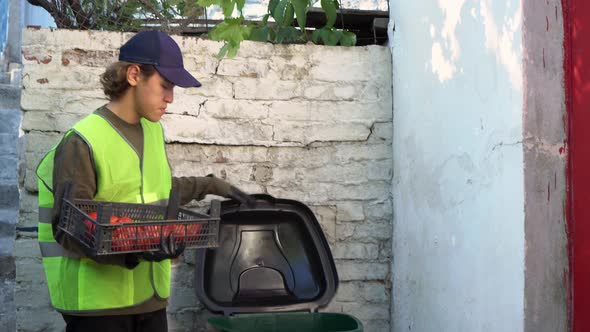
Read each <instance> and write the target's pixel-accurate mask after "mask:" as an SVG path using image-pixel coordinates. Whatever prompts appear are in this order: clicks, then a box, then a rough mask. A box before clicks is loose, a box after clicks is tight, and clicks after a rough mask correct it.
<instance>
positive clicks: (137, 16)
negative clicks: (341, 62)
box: [27, 0, 356, 59]
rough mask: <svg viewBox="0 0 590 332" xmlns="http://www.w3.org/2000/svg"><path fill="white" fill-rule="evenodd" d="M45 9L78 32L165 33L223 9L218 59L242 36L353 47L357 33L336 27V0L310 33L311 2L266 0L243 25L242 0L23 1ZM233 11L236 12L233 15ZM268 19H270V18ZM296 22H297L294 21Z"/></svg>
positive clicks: (326, 1)
mask: <svg viewBox="0 0 590 332" xmlns="http://www.w3.org/2000/svg"><path fill="white" fill-rule="evenodd" d="M27 1H28V2H29V3H31V4H33V5H35V6H40V7H43V8H44V9H45V10H47V11H48V12H49V13H50V14H51V16H52V17H53V18H54V19H55V22H56V25H57V27H58V28H67V29H82V30H89V29H94V30H113V31H138V30H141V29H145V28H146V27H150V26H153V25H154V24H156V25H159V28H160V29H162V30H164V31H167V32H182V31H184V29H185V28H186V27H187V26H188V24H191V23H192V21H194V20H193V19H197V18H199V17H201V16H202V15H203V13H204V8H206V7H210V6H213V5H216V6H219V7H221V9H222V12H223V15H224V20H223V22H221V23H219V24H217V25H216V26H215V27H214V28H213V29H212V30H211V31H210V32H209V37H210V38H211V39H213V40H218V41H223V42H224V45H223V47H222V48H221V49H220V50H219V53H218V54H217V57H218V58H220V59H221V58H223V57H226V56H227V57H229V58H233V57H235V56H236V54H237V52H238V49H239V48H240V43H241V42H242V41H243V40H255V41H262V42H271V43H279V44H280V43H305V42H307V41H309V40H310V35H311V40H312V41H313V42H314V43H316V44H325V45H338V44H340V45H343V46H354V45H355V44H356V35H355V34H354V33H352V32H350V31H346V30H341V29H336V28H335V27H334V24H335V23H336V18H337V12H338V8H339V6H340V4H339V0H320V1H321V2H320V4H321V7H322V10H323V11H324V12H325V14H326V25H324V26H323V27H322V28H320V29H316V30H314V31H313V32H312V31H308V30H307V28H306V18H307V12H308V10H309V8H311V6H312V5H313V3H312V0H270V2H269V4H268V7H267V13H266V14H265V15H264V16H263V18H262V22H261V23H245V22H244V16H243V14H242V10H243V9H244V5H245V4H246V0H27ZM234 13H237V16H233V15H234ZM271 19H272V21H271ZM295 23H296V24H295Z"/></svg>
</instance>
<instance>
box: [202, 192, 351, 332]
mask: <svg viewBox="0 0 590 332" xmlns="http://www.w3.org/2000/svg"><path fill="white" fill-rule="evenodd" d="M254 197H255V199H256V202H255V203H254V204H250V205H248V206H246V205H244V204H240V203H238V202H236V201H233V200H229V201H224V202H223V203H222V204H221V211H220V218H221V220H220V223H219V247H217V248H207V249H200V250H198V251H197V253H196V264H195V291H196V294H197V298H198V299H199V301H201V303H202V304H203V305H204V306H205V307H206V308H207V309H208V310H209V311H211V312H213V313H216V314H218V315H216V316H214V317H212V318H210V319H209V320H208V323H209V325H210V326H211V327H212V328H214V329H216V330H218V331H223V332H275V331H276V332H279V331H280V332H291V331H292V332H357V331H359V332H362V331H363V326H362V323H361V322H360V321H359V320H358V319H357V318H355V317H354V316H352V315H350V314H347V313H330V312H318V309H319V308H321V307H324V306H326V305H327V304H328V303H329V302H330V300H331V299H332V298H333V297H334V295H335V294H336V291H337V289H338V273H337V271H336V265H335V264H334V259H333V257H332V253H331V251H330V247H329V246H328V241H327V240H326V238H325V236H324V233H323V231H322V229H321V227H320V224H319V223H318V221H317V219H316V217H315V215H314V214H313V212H312V211H311V210H310V209H309V207H307V206H306V205H305V204H303V203H301V202H298V201H294V200H288V199H279V198H274V197H272V196H269V195H262V194H261V195H254Z"/></svg>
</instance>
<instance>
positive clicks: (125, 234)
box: [111, 217, 137, 251]
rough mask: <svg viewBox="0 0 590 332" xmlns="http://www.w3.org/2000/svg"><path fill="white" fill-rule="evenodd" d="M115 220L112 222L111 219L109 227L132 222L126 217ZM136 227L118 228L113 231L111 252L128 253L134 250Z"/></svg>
mask: <svg viewBox="0 0 590 332" xmlns="http://www.w3.org/2000/svg"><path fill="white" fill-rule="evenodd" d="M115 218H116V220H113V217H111V225H113V224H114V225H121V224H126V223H131V222H133V220H131V219H130V218H127V217H118V218H117V217H115ZM136 232H137V227H120V228H117V229H115V230H114V231H113V243H112V247H111V248H112V249H113V251H130V250H133V249H135V245H134V244H135V243H134V242H135V241H134V240H135V239H136V238H137V235H136Z"/></svg>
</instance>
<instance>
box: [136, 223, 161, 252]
mask: <svg viewBox="0 0 590 332" xmlns="http://www.w3.org/2000/svg"><path fill="white" fill-rule="evenodd" d="M160 230H161V226H157V225H153V226H138V227H137V238H138V239H137V245H138V249H141V250H149V249H155V248H157V247H158V246H159V245H160Z"/></svg>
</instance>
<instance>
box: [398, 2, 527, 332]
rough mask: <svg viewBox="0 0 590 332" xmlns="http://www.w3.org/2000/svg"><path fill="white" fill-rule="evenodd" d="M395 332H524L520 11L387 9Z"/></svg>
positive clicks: (511, 6) (505, 6) (513, 5)
mask: <svg viewBox="0 0 590 332" xmlns="http://www.w3.org/2000/svg"><path fill="white" fill-rule="evenodd" d="M390 6H391V17H392V18H393V20H394V22H395V32H394V35H393V38H392V52H393V77H394V81H393V100H394V129H393V132H394V136H393V150H394V157H393V160H394V181H393V201H394V237H393V256H394V259H393V269H392V271H393V291H392V298H393V305H392V311H393V313H392V328H393V331H511V332H516V331H522V330H523V319H524V318H523V310H524V308H523V289H524V212H523V208H524V192H523V182H524V179H523V148H522V143H521V141H522V116H523V114H522V109H523V97H522V89H523V87H522V85H523V83H522V47H521V30H522V28H521V26H522V22H521V17H522V10H521V1H520V0H505V1H492V0H481V1H466V0H438V1H435V0H421V1H391V3H390Z"/></svg>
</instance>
